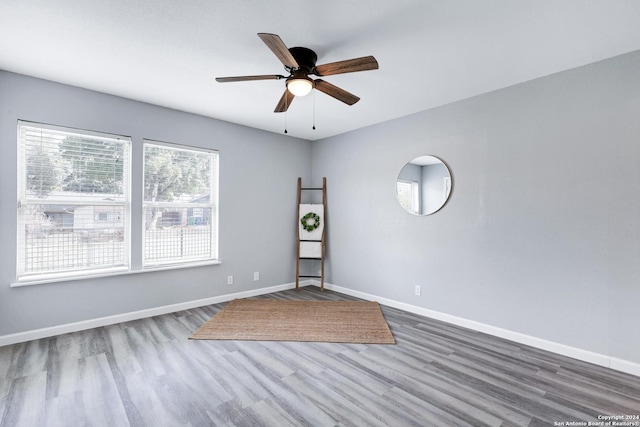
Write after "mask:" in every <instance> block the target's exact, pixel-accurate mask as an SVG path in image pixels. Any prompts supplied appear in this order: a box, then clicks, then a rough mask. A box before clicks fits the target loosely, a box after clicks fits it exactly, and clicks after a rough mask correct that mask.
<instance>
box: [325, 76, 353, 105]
mask: <svg viewBox="0 0 640 427" xmlns="http://www.w3.org/2000/svg"><path fill="white" fill-rule="evenodd" d="M315 88H316V89H318V90H319V91H320V92H324V93H326V94H327V95H329V96H332V97H334V98H335V99H337V100H338V101H342V102H344V103H345V104H347V105H353V104H355V103H356V102H358V101H360V98H358V97H357V96H355V95H354V94H352V93H349V92H347V91H346V90H344V89H340V88H339V87H338V86H336V85H332V84H331V83H329V82H325V81H324V80H321V79H317V80H315Z"/></svg>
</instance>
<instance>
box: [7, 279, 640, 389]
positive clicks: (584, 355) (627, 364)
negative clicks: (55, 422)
mask: <svg viewBox="0 0 640 427" xmlns="http://www.w3.org/2000/svg"><path fill="white" fill-rule="evenodd" d="M308 285H314V286H320V283H319V282H317V281H315V280H306V281H303V282H300V286H308ZM324 286H325V288H326V289H329V290H332V291H336V292H340V293H342V294H345V295H351V296H354V297H357V298H362V299H364V300H368V301H377V302H378V303H380V304H382V305H387V306H389V307H394V308H398V309H400V310H404V311H407V312H409V313H415V314H418V315H421V316H425V317H429V318H432V319H436V320H441V321H443V322H447V323H451V324H453V325H457V326H462V327H464V328H468V329H472V330H474V331H479V332H484V333H486V334H489V335H493V336H496V337H500V338H504V339H508V340H511V341H514V342H517V343H520V344H525V345H530V346H531V347H535V348H539V349H542V350H547V351H550V352H553V353H557V354H561V355H563V356H568V357H572V358H574V359H578V360H582V361H585V362H589V363H593V364H595V365H600V366H605V367H607V368H611V369H615V370H617V371H621V372H625V373H628V374H631V375H637V376H640V363H635V362H631V361H628V360H624V359H618V358H615V357H611V356H607V355H604V354H599V353H595V352H592V351H588V350H583V349H580V348H576V347H571V346H568V345H564V344H560V343H556V342H553V341H548V340H544V339H541V338H537V337H532V336H530V335H526V334H522V333H519V332H514V331H510V330H508V329H503V328H498V327H496V326H491V325H487V324H484V323H480V322H476V321H473V320H468V319H464V318H462V317H457V316H452V315H450V314H446V313H441V312H438V311H435V310H430V309H427V308H423V307H418V306H415V305H411V304H406V303H403V302H399V301H395V300H392V299H388V298H381V297H378V296H376V295H372V294H368V293H365V292H360V291H355V290H353V289H349V288H345V287H342V286H337V285H333V284H330V283H326V282H325V284H324ZM293 288H295V283H286V284H284V285H276V286H270V287H267V288H260V289H254V290H250V291H243V292H236V293H233V294H225V295H219V296H215V297H209V298H203V299H199V300H194V301H187V302H182V303H178V304H171V305H165V306H162V307H154V308H149V309H146V310H139V311H132V312H129V313H122V314H116V315H113V316H106V317H99V318H97V319H89V320H84V321H81V322H74V323H67V324H64V325H57V326H51V327H48V328H42V329H35V330H32V331H25V332H18V333H15V334H10V335H3V336H0V347H1V346H5V345H10V344H16V343H20V342H26V341H31V340H37V339H40V338H47V337H52V336H55V335H61V334H67V333H70V332H77V331H83V330H86V329H91V328H98V327H101V326H108V325H114V324H116V323H121V322H128V321H131V320H138V319H144V318H147V317H152V316H159V315H163V314H169V313H175V312H176V311H182V310H189V309H191V308H196V307H203V306H205V305H210V304H218V303H221V302H227V301H231V300H233V299H236V298H249V297H254V296H258V295H264V294H270V293H273V292H279V291H284V290H287V289H293Z"/></svg>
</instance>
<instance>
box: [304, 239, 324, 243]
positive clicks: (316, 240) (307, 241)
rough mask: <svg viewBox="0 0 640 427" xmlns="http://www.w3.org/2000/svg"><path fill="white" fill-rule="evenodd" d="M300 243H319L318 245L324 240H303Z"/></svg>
mask: <svg viewBox="0 0 640 427" xmlns="http://www.w3.org/2000/svg"><path fill="white" fill-rule="evenodd" d="M300 241H301V242H318V243H320V242H322V240H302V239H300Z"/></svg>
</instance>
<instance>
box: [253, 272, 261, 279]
mask: <svg viewBox="0 0 640 427" xmlns="http://www.w3.org/2000/svg"><path fill="white" fill-rule="evenodd" d="M258 280H260V272H259V271H254V272H253V281H254V282H257V281H258Z"/></svg>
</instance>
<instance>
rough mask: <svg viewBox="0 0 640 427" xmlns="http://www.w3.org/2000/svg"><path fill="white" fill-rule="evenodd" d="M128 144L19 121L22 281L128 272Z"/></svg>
mask: <svg viewBox="0 0 640 427" xmlns="http://www.w3.org/2000/svg"><path fill="white" fill-rule="evenodd" d="M130 146H131V141H130V138H127V137H123V136H117V135H107V134H103V133H96V132H89V131H83V130H77V129H69V128H61V127H55V126H49V125H42V124H37V123H30V122H23V121H20V122H18V227H17V229H18V236H17V242H18V247H17V279H18V281H33V280H36V281H37V280H45V279H49V278H57V277H71V276H78V275H86V274H94V273H98V272H110V271H120V270H128V268H129V234H130V233H129V208H130V200H129V170H130V158H131V156H130Z"/></svg>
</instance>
